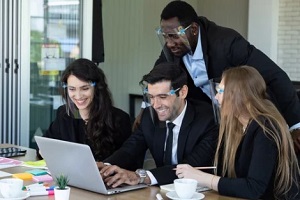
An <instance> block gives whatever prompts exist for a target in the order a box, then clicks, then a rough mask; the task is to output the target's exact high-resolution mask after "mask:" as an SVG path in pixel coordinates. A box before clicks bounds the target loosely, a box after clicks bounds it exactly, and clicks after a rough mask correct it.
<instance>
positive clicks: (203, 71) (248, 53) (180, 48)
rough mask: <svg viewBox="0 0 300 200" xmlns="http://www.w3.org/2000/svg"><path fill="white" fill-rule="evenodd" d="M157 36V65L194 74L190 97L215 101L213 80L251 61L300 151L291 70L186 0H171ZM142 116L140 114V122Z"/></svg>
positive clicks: (299, 114) (299, 106)
mask: <svg viewBox="0 0 300 200" xmlns="http://www.w3.org/2000/svg"><path fill="white" fill-rule="evenodd" d="M157 35H158V37H159V38H160V42H161V43H162V45H163V51H162V53H161V55H160V57H159V59H158V60H157V61H156V62H155V65H157V64H159V63H161V62H165V61H169V62H170V61H172V62H177V63H181V66H183V68H184V70H185V71H187V73H188V74H189V76H188V86H189V95H188V98H194V99H201V100H205V101H207V102H211V97H210V86H209V79H212V78H219V77H221V74H222V72H223V71H224V70H225V69H226V68H228V67H236V66H240V65H249V66H252V67H254V68H256V69H257V70H258V71H259V73H260V74H261V75H262V77H263V78H264V80H265V82H266V85H267V87H268V88H267V90H268V94H269V96H270V98H271V100H272V101H273V103H274V104H275V105H276V106H277V108H278V109H279V111H280V112H281V114H282V115H283V116H284V118H285V120H286V122H287V123H288V125H289V127H290V131H291V134H292V137H293V141H294V144H295V149H296V152H298V157H299V156H300V102H299V99H298V97H297V94H296V91H295V89H294V86H293V84H292V82H291V81H290V79H289V77H288V76H287V74H286V73H285V72H284V71H283V70H282V69H281V68H279V67H278V66H277V65H276V64H275V63H274V62H273V61H272V60H271V59H270V58H268V57H267V56H266V55H265V54H264V53H262V52H261V51H260V50H258V49H256V48H255V47H254V46H253V45H251V44H250V43H249V42H248V41H247V40H245V39H244V38H243V37H242V36H241V35H240V34H239V33H238V32H236V31H235V30H232V29H230V28H225V27H221V26H218V25H216V24H215V23H214V22H212V21H209V20H208V19H207V18H205V17H198V15H197V13H196V11H195V10H194V9H193V7H192V6H191V5H189V4H188V3H186V2H184V1H172V2H170V3H169V4H168V5H167V6H166V7H165V8H164V9H163V11H162V13H161V21H160V28H158V29H157ZM138 121H139V117H137V120H136V122H137V124H138Z"/></svg>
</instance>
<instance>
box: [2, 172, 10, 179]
mask: <svg viewBox="0 0 300 200" xmlns="http://www.w3.org/2000/svg"><path fill="white" fill-rule="evenodd" d="M8 176H11V174H10V173H7V172H3V171H0V178H3V177H8Z"/></svg>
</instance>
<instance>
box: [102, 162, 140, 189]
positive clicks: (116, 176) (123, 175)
mask: <svg viewBox="0 0 300 200" xmlns="http://www.w3.org/2000/svg"><path fill="white" fill-rule="evenodd" d="M100 174H101V176H102V178H103V179H104V182H105V183H106V184H107V185H108V186H111V187H113V188H115V187H118V186H119V185H121V184H123V183H126V184H128V185H137V184H138V183H139V181H140V177H139V176H138V175H137V174H136V173H135V172H132V171H128V170H125V169H122V168H120V167H118V166H116V165H107V166H105V167H103V168H102V169H101V170H100Z"/></svg>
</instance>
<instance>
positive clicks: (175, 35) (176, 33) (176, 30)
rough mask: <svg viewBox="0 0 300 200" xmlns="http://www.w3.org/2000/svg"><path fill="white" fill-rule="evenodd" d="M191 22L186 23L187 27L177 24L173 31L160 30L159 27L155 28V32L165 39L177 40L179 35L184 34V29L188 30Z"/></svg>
mask: <svg viewBox="0 0 300 200" xmlns="http://www.w3.org/2000/svg"><path fill="white" fill-rule="evenodd" d="M191 26H192V24H190V25H188V26H187V27H185V28H183V27H182V26H178V27H177V28H174V29H173V30H174V33H165V32H163V31H162V29H161V28H157V29H156V33H157V34H158V35H162V36H163V37H164V39H165V40H167V39H170V40H172V41H173V40H177V39H179V38H180V36H183V35H185V31H186V30H188V29H189V28H190V27H191Z"/></svg>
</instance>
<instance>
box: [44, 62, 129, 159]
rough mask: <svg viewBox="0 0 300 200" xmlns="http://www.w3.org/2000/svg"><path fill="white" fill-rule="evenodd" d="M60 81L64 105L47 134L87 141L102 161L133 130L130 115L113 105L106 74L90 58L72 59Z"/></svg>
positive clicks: (63, 138)
mask: <svg viewBox="0 0 300 200" xmlns="http://www.w3.org/2000/svg"><path fill="white" fill-rule="evenodd" d="M61 82H62V97H63V99H64V101H65V105H63V106H61V107H59V109H58V111H57V117H56V119H55V120H54V121H53V122H52V123H51V125H50V127H49V129H48V130H47V132H46V133H45V135H44V136H45V137H51V138H56V139H61V140H66V141H71V142H77V143H83V144H88V145H89V146H90V147H91V149H92V152H93V154H94V157H95V159H96V160H97V161H102V160H103V159H105V158H106V157H108V156H110V155H111V154H112V153H113V152H114V151H115V150H117V149H118V148H119V147H120V146H121V145H122V144H123V142H124V141H125V140H126V139H127V138H128V137H129V135H130V134H131V123H130V118H129V115H128V114H127V113H125V112H124V111H122V110H120V109H118V108H115V107H114V106H113V105H112V97H111V94H110V91H109V88H108V85H107V83H106V77H105V75H104V73H103V71H102V70H101V69H100V68H98V67H97V65H96V64H95V63H93V62H92V61H90V60H87V59H77V60H75V61H74V62H72V63H71V64H70V65H69V66H68V67H67V68H66V70H65V71H64V72H63V74H62V78H61Z"/></svg>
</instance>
